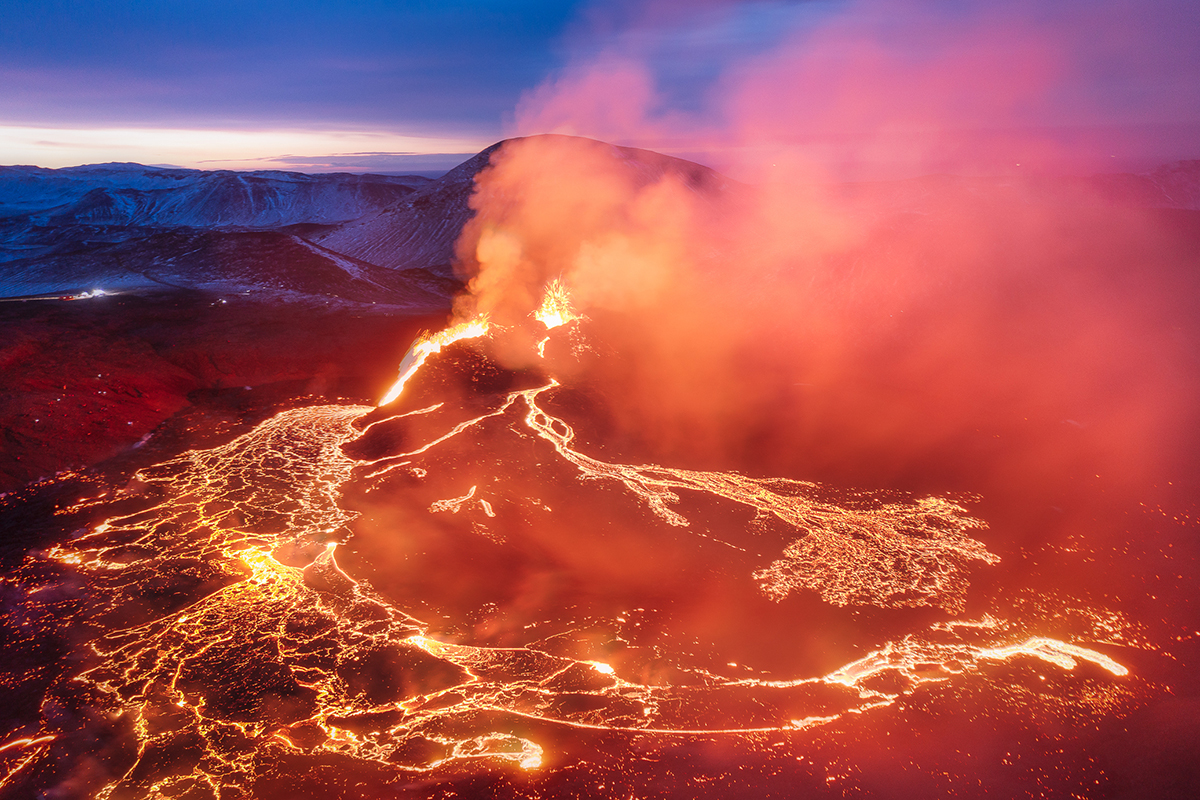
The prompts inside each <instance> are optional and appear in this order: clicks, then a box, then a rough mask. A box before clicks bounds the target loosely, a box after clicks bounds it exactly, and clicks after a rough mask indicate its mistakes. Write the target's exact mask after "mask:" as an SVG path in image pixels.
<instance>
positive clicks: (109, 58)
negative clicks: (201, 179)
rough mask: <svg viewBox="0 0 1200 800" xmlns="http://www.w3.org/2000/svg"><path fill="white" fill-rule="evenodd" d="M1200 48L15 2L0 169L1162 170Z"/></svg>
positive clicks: (914, 9) (1036, 8)
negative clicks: (565, 155) (972, 155)
mask: <svg viewBox="0 0 1200 800" xmlns="http://www.w3.org/2000/svg"><path fill="white" fill-rule="evenodd" d="M1197 41H1200V4H1196V3H1195V2H1194V0H1143V2H1139V3H1134V2H1129V1H1128V0H1092V1H1091V2H1083V1H1082V0H1058V1H1057V2H1055V3H1053V4H1046V3H1033V2H1023V1H1022V0H988V1H987V2H984V0H955V1H954V2H950V1H949V0H924V1H923V2H919V1H918V0H753V1H751V2H737V1H736V0H691V1H690V2H686V3H684V2H679V0H569V1H565V2H564V1H563V0H474V1H468V0H452V1H449V2H428V1H427V2H397V1H396V0H365V1H364V0H357V1H356V0H343V1H341V2H322V1H320V0H288V2H282V0H256V2H246V1H245V0H240V1H238V2H234V1H233V0H173V2H168V3H163V2H160V1H158V0H121V1H118V0H91V2H84V1H81V0H7V2H6V3H5V12H4V24H3V25H0V164H36V165H39V166H45V167H62V166H70V165H75V164H83V163H98V162H107V161H135V162H139V163H149V164H171V165H176V166H185V167H195V168H203V169H292V170H299V171H306V172H329V171H358V172H361V171H373V172H413V171H425V172H429V171H435V172H436V171H438V170H444V169H447V168H449V167H451V166H453V165H454V164H456V163H458V162H460V161H461V160H463V159H464V158H465V157H467V156H468V155H470V154H473V153H475V152H477V151H479V150H480V149H482V148H484V147H486V146H487V145H489V144H491V143H493V142H495V141H498V140H499V139H501V138H504V137H507V136H511V135H516V134H528V133H539V132H550V131H557V132H569V133H576V134H580V135H586V136H594V137H597V138H602V139H605V140H608V141H615V142H620V143H625V144H632V145H640V146H648V147H653V148H655V149H659V150H663V151H667V152H672V153H676V154H681V155H685V156H690V157H693V158H696V159H697V160H701V161H703V162H705V163H709V164H712V165H714V166H718V167H720V168H729V169H731V170H732V171H735V172H736V171H738V170H739V169H740V170H742V171H743V172H747V171H748V170H749V168H748V167H747V166H746V164H747V162H749V161H758V162H764V163H765V162H767V161H770V160H772V159H775V158H776V157H777V156H778V155H779V154H780V153H781V152H783V150H789V151H799V152H803V153H804V155H805V157H809V158H817V159H824V160H826V161H829V162H830V163H837V164H841V165H843V166H845V165H848V164H849V165H856V166H858V167H862V166H863V165H866V164H872V165H875V166H879V165H883V164H885V163H890V164H892V165H893V166H896V168H897V169H899V170H900V171H903V170H910V171H912V170H916V171H920V170H923V169H924V170H928V169H935V168H955V167H962V168H974V169H981V170H988V169H992V170H995V169H996V168H998V166H997V165H1009V166H1011V164H1016V163H1019V161H1020V158H1021V154H1027V158H1028V159H1029V160H1033V159H1035V158H1036V157H1045V154H1046V153H1048V152H1054V153H1055V154H1056V156H1057V157H1060V158H1061V157H1062V156H1063V155H1064V154H1065V153H1070V154H1073V155H1075V156H1078V161H1079V166H1080V168H1081V169H1082V168H1083V167H1084V166H1085V165H1087V166H1089V167H1090V168H1094V167H1095V166H1096V164H1100V163H1101V159H1104V158H1109V159H1115V160H1114V162H1113V166H1115V165H1116V164H1117V163H1119V164H1120V165H1122V166H1127V165H1130V164H1134V163H1135V162H1145V163H1147V164H1149V163H1151V162H1155V161H1166V160H1172V159H1178V158H1187V157H1192V158H1196V157H1200V147H1197V146H1195V145H1196V143H1200V47H1197V46H1196V44H1195V42H1197ZM1014 131H1017V132H1019V135H1016V134H1014V133H1013V132H1014ZM931 132H932V133H931ZM914 138H917V139H920V140H921V141H922V142H923V143H930V142H932V144H928V146H926V145H925V144H923V145H922V147H921V148H917V149H916V150H914V149H913V148H912V147H910V146H909V144H908V143H910V142H911V141H913V140H914ZM1016 140H1019V141H1020V146H1019V147H1018V146H1017V145H1015V144H1014V143H1013V142H1014V141H1016ZM1035 140H1036V143H1035V144H1031V142H1034V141H1035ZM902 142H903V143H904V144H901V143H902ZM981 148H983V149H982V150H981ZM967 150H971V151H972V152H977V153H978V152H983V150H987V151H988V152H989V153H991V154H992V155H991V156H990V158H991V160H990V161H989V160H987V159H983V160H978V159H977V161H978V163H972V164H966V162H965V161H963V159H962V157H961V153H963V152H966V151H967ZM918 151H919V152H918ZM1010 162H1011V164H1010ZM897 165H898V166H897ZM876 171H878V170H876ZM885 171H886V170H885Z"/></svg>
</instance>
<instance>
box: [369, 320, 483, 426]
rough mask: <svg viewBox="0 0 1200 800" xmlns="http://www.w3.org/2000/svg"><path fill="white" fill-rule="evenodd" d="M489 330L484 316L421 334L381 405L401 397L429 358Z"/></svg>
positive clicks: (404, 360) (402, 363)
mask: <svg viewBox="0 0 1200 800" xmlns="http://www.w3.org/2000/svg"><path fill="white" fill-rule="evenodd" d="M488 328H489V325H488V321H487V317H486V316H483V317H480V318H478V319H474V320H470V321H468V322H462V323H460V324H458V325H454V326H451V327H449V328H446V329H445V330H442V331H439V332H438V333H423V334H421V335H420V336H419V337H417V340H416V341H415V342H413V344H412V347H410V348H408V352H407V353H405V354H404V358H403V360H401V362H400V377H399V378H397V379H396V382H395V383H394V384H392V388H390V389H388V391H387V394H385V395H384V396H383V399H382V400H380V401H379V405H381V406H386V405H388V404H389V403H391V402H393V401H395V399H396V398H397V397H399V396H400V393H401V392H403V391H404V385H405V384H406V383H408V381H409V379H410V378H412V376H413V375H415V374H416V372H417V370H419V369H420V368H421V365H422V364H424V363H425V359H427V358H429V356H431V355H433V354H434V353H437V352H440V351H441V349H442V348H443V347H445V346H446V345H448V344H452V343H454V342H457V341H461V340H463V339H475V338H477V337H479V336H483V335H484V334H486V333H487V332H488Z"/></svg>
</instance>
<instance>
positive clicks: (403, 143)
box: [0, 126, 489, 172]
mask: <svg viewBox="0 0 1200 800" xmlns="http://www.w3.org/2000/svg"><path fill="white" fill-rule="evenodd" d="M487 144H489V142H486V141H477V140H471V139H454V138H437V137H432V136H426V137H418V136H403V135H398V134H395V133H392V132H390V131H382V130H381V131H361V130H360V131H339V130H204V129H180V128H30V127H16V126H0V163H5V164H38V165H41V166H46V167H66V166H74V165H78V164H95V163H103V162H107V161H135V160H136V161H139V162H142V163H156V164H158V163H170V164H176V165H178V166H182V167H189V168H194V169H213V168H221V169H262V168H263V166H264V165H265V164H269V165H271V166H273V167H275V168H286V169H292V170H297V171H302V172H316V171H322V170H329V169H337V170H346V171H357V172H361V171H367V170H376V171H379V170H386V171H394V170H404V169H406V168H411V169H420V170H436V169H449V168H450V167H453V166H454V165H456V164H458V163H460V162H461V161H462V160H464V158H461V157H459V154H472V153H476V152H478V151H479V150H481V149H483V148H484V147H485V146H486V145H487ZM281 150H282V151H284V152H286V153H289V155H280V151H281ZM328 154H332V155H328Z"/></svg>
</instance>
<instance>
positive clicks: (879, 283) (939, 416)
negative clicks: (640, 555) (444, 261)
mask: <svg viewBox="0 0 1200 800" xmlns="http://www.w3.org/2000/svg"><path fill="white" fill-rule="evenodd" d="M901 5H902V6H903V8H900V9H897V8H896V4H890V6H889V8H888V9H887V14H886V15H884V14H883V12H884V10H885V9H884V7H883V6H882V5H881V4H879V3H873V2H864V3H854V4H849V5H848V6H846V7H845V10H844V11H843V12H842V13H839V14H835V15H831V16H829V17H828V18H826V19H825V21H824V22H823V23H822V24H820V25H817V26H812V25H809V26H807V27H805V28H803V29H800V30H797V31H795V32H793V33H791V34H789V35H787V36H785V37H784V38H783V40H782V42H781V44H780V45H779V46H778V47H777V48H776V49H774V50H772V51H771V52H767V53H765V54H762V55H755V56H750V57H747V58H745V59H743V60H741V61H739V62H737V63H733V64H730V65H727V67H726V69H725V71H724V73H723V74H722V76H721V77H720V78H719V79H718V80H716V81H715V82H714V84H713V89H712V92H711V94H710V95H709V96H708V98H707V101H706V105H705V110H704V111H703V112H699V113H684V112H680V111H674V110H671V109H670V108H664V105H663V104H664V99H663V97H662V96H661V95H660V94H659V93H658V92H657V90H656V87H655V82H654V79H653V68H652V63H651V59H650V57H649V56H647V55H646V54H645V53H642V54H639V53H637V52H632V51H630V50H629V49H626V50H625V51H621V50H620V49H615V50H614V49H609V50H606V51H602V52H599V53H592V54H591V55H590V56H589V57H588V59H586V60H584V61H581V62H579V63H576V64H573V65H572V66H571V67H569V68H568V69H567V70H566V71H565V72H564V73H563V75H561V76H558V77H557V78H555V79H552V80H549V81H547V82H546V83H545V84H544V85H542V86H541V87H539V88H538V89H537V90H535V91H533V92H531V93H530V94H529V95H528V96H527V97H526V98H525V100H524V102H523V103H522V105H521V107H520V108H519V109H518V112H517V118H516V124H517V128H518V132H522V133H531V132H535V131H547V130H549V131H555V132H559V133H571V134H584V135H588V136H595V137H597V138H601V139H608V140H612V141H620V142H644V143H647V144H654V143H657V142H670V141H674V142H683V143H684V147H685V148H692V149H694V150H698V151H699V150H702V151H704V152H707V153H709V154H712V155H713V157H714V158H715V159H716V160H717V161H719V162H721V163H723V165H724V166H727V167H729V168H730V169H731V170H732V171H733V172H734V173H735V174H738V175H741V176H745V177H748V178H750V179H751V182H750V183H745V184H743V183H738V182H734V181H728V180H725V179H724V178H722V177H721V176H720V175H719V174H717V173H714V172H711V171H708V170H706V169H704V168H701V167H698V166H697V165H694V164H690V163H687V162H680V161H676V160H672V159H667V158H658V157H656V156H653V155H649V154H645V153H641V154H639V153H638V152H637V151H632V150H625V149H621V148H614V147H611V146H609V145H605V144H601V143H599V142H595V141H592V140H589V139H582V138H575V137H572V136H531V137H528V138H520V139H515V140H512V141H510V142H509V143H508V144H507V145H506V146H505V147H503V148H501V149H500V150H499V151H498V152H497V153H496V154H495V155H494V157H493V159H492V162H491V165H490V167H489V169H487V170H486V171H484V172H483V173H481V174H480V176H479V177H478V180H477V190H476V194H475V195H474V197H473V199H472V206H473V208H474V209H475V210H476V212H477V214H476V216H475V218H474V219H473V221H472V222H471V223H470V224H469V225H468V226H467V228H466V229H465V230H464V233H463V235H462V238H461V239H460V242H459V245H458V256H459V259H460V262H461V265H462V268H463V270H464V273H465V274H466V275H467V276H469V277H470V285H469V292H468V293H467V294H466V295H464V297H462V298H460V302H459V308H458V312H459V315H460V316H462V317H470V316H471V315H473V314H477V313H481V312H486V313H488V314H489V315H491V317H492V319H494V320H496V321H497V322H500V323H501V324H505V323H506V322H514V321H516V320H519V319H527V318H528V316H529V314H530V313H531V312H532V311H533V309H534V308H536V306H537V304H538V303H539V302H540V299H541V296H542V293H543V292H544V289H545V286H546V285H547V284H548V282H549V281H551V280H553V279H556V278H561V280H562V281H563V282H564V284H565V285H566V287H567V289H568V290H569V292H570V294H571V298H572V302H573V304H574V306H575V307H576V308H577V309H578V310H580V311H582V312H583V313H585V314H589V315H591V316H592V317H593V318H594V320H595V321H596V323H597V324H599V325H603V326H607V331H608V336H607V338H608V340H609V341H611V342H613V343H614V344H613V346H614V347H615V348H616V350H617V354H618V356H619V357H618V358H616V359H607V360H597V361H595V362H594V363H589V364H587V365H585V371H587V372H588V376H589V378H594V379H595V380H596V385H602V386H608V387H617V388H615V389H613V390H612V391H609V392H608V395H609V398H608V403H609V406H610V408H609V409H608V411H609V412H610V413H611V416H612V424H613V426H614V428H615V430H616V432H617V433H618V438H619V439H620V440H621V441H625V442H627V443H629V445H630V446H631V447H632V446H636V447H639V448H643V449H645V450H648V451H649V452H650V453H651V454H653V455H654V456H655V457H656V458H661V459H667V460H674V461H675V462H676V463H680V462H684V463H689V464H693V465H697V466H717V465H722V466H729V465H730V464H734V465H741V466H742V468H744V469H746V470H748V471H752V472H754V473H756V474H766V473H769V472H776V473H778V474H800V475H803V476H804V477H815V478H819V479H826V480H840V481H851V480H854V481H862V480H869V481H876V482H878V481H900V482H901V483H907V484H908V485H911V486H913V487H915V488H920V489H924V488H927V487H924V486H923V484H930V485H934V486H937V487H938V488H960V489H978V490H986V487H989V486H992V485H994V484H996V485H998V484H1004V485H1007V486H1009V487H1010V489H1011V490H1012V491H1014V492H1017V491H1023V492H1031V493H1036V492H1037V491H1039V490H1040V488H1041V487H1044V486H1045V485H1047V482H1049V483H1050V484H1053V485H1055V486H1058V487H1059V488H1061V487H1062V486H1063V483H1064V481H1082V480H1084V479H1085V478H1086V479H1088V480H1092V479H1095V476H1097V475H1098V476H1100V479H1102V480H1104V481H1106V482H1107V483H1106V485H1111V486H1116V487H1120V486H1122V485H1124V484H1127V483H1129V482H1132V481H1140V480H1144V479H1147V478H1151V477H1153V478H1159V477H1162V476H1163V475H1165V474H1167V472H1169V469H1170V466H1171V463H1172V457H1173V455H1174V454H1176V453H1179V452H1180V448H1181V447H1185V446H1186V445H1187V443H1185V442H1180V441H1179V435H1178V431H1179V430H1181V429H1185V426H1187V424H1188V423H1187V419H1188V415H1189V414H1190V413H1191V412H1190V410H1189V409H1188V407H1187V403H1186V401H1185V397H1186V396H1187V395H1188V394H1189V393H1190V392H1191V391H1192V390H1193V389H1194V388H1195V387H1194V386H1193V385H1192V383H1193V379H1192V378H1191V377H1190V376H1191V374H1192V373H1191V372H1190V371H1188V369H1187V368H1186V364H1187V358H1188V357H1187V356H1186V355H1185V353H1184V348H1185V347H1186V345H1184V344H1183V343H1182V342H1181V340H1180V337H1179V336H1178V335H1177V334H1176V333H1175V332H1173V320H1177V319H1179V318H1180V316H1181V315H1183V314H1186V313H1188V311H1187V309H1186V308H1185V306H1184V304H1183V302H1182V301H1181V299H1180V298H1182V297H1184V296H1186V293H1189V292H1191V291H1192V289H1191V288H1189V286H1190V284H1189V281H1190V280H1191V279H1190V278H1189V277H1188V273H1189V269H1188V267H1187V264H1188V263H1189V258H1190V257H1189V256H1188V253H1189V252H1191V250H1190V249H1189V248H1191V247H1192V246H1191V245H1189V244H1188V241H1190V240H1189V239H1188V237H1189V236H1194V234H1189V233H1187V232H1186V231H1183V232H1181V228H1180V226H1178V225H1175V223H1174V222H1172V221H1171V220H1170V219H1167V220H1166V221H1165V222H1164V217H1163V216H1162V215H1154V214H1151V213H1148V212H1142V211H1136V210H1132V209H1130V208H1129V207H1127V206H1121V205H1120V204H1112V203H1108V202H1106V201H1104V200H1102V199H1101V198H1100V197H1099V196H1098V195H1097V194H1096V193H1095V192H1094V191H1093V190H1092V188H1091V185H1090V184H1088V183H1086V182H1073V183H1072V182H1068V181H1065V180H1056V181H1050V180H1048V179H1040V178H1024V177H1019V175H1020V173H1021V170H1018V169H1017V167H1016V164H1017V163H1023V164H1026V165H1036V166H1038V167H1039V168H1040V169H1041V170H1042V171H1043V173H1044V172H1045V171H1047V170H1053V169H1055V168H1058V169H1059V170H1066V171H1069V170H1070V169H1071V168H1072V167H1076V166H1079V163H1080V162H1079V161H1078V160H1076V159H1075V156H1076V155H1078V154H1079V152H1081V150H1080V147H1079V145H1080V142H1081V141H1082V139H1081V138H1080V137H1081V136H1082V137H1083V138H1086V139H1087V140H1088V145H1089V147H1090V148H1091V150H1090V151H1089V152H1101V151H1102V150H1103V149H1104V148H1107V147H1109V146H1110V145H1111V146H1112V147H1117V146H1124V145H1123V144H1122V143H1121V142H1117V141H1115V140H1114V141H1106V140H1104V139H1103V136H1102V134H1101V133H1098V132H1097V131H1100V130H1101V128H1095V129H1089V132H1087V133H1086V135H1084V134H1079V133H1078V132H1076V133H1073V134H1071V135H1070V136H1067V135H1066V134H1064V133H1063V131H1062V130H1057V131H1055V132H1052V133H1047V132H1046V131H1047V129H1046V128H1044V127H1043V128H1039V127H1037V126H1038V125H1043V126H1044V125H1046V124H1049V123H1051V122H1054V121H1055V120H1057V121H1060V122H1061V120H1062V117H1061V115H1060V116H1058V117H1056V116H1055V114H1056V113H1058V112H1059V111H1062V110H1063V108H1065V112H1064V113H1069V114H1070V115H1071V116H1072V118H1073V119H1076V120H1079V119H1090V120H1091V121H1092V122H1106V121H1109V122H1111V121H1112V119H1111V118H1110V119H1107V120H1106V119H1102V118H1101V117H1100V116H1098V115H1097V113H1098V112H1097V109H1098V108H1100V106H1101V105H1103V103H1102V102H1101V101H1102V100H1103V99H1104V98H1100V99H1098V98H1095V97H1092V98H1089V97H1082V96H1081V97H1074V98H1067V99H1068V100H1070V102H1067V101H1066V100H1064V97H1066V96H1067V95H1069V94H1070V91H1071V90H1072V88H1073V87H1076V86H1077V85H1078V81H1077V79H1078V76H1079V75H1081V74H1084V73H1087V72H1088V71H1089V70H1093V69H1094V68H1095V66H1096V64H1097V63H1099V61H1101V60H1102V57H1104V56H1106V55H1111V54H1112V53H1114V52H1125V48H1127V47H1129V46H1130V45H1131V44H1133V45H1135V44H1136V43H1137V42H1136V41H1134V40H1136V39H1137V38H1138V37H1139V35H1149V34H1150V33H1151V32H1152V31H1150V30H1149V28H1150V27H1153V25H1152V24H1151V23H1146V24H1144V25H1142V26H1141V27H1140V28H1139V27H1138V26H1133V27H1132V28H1130V27H1128V26H1126V27H1122V26H1120V25H1118V24H1116V23H1114V22H1112V21H1111V20H1106V19H1105V18H1104V17H1103V15H1101V22H1099V23H1097V24H1094V25H1091V26H1090V27H1089V28H1088V29H1087V30H1084V31H1080V30H1076V29H1073V28H1072V26H1071V24H1070V23H1071V19H1070V17H1069V15H1066V14H1061V13H1058V12H1054V13H1051V12H1045V13H1042V14H1041V16H1040V17H1035V16H1034V15H1033V12H1032V10H1031V8H1030V7H1027V6H1024V5H1021V4H1008V5H1002V6H999V7H997V8H994V9H989V10H987V11H986V12H985V11H979V12H970V11H968V12H963V13H952V12H951V11H949V10H947V9H946V8H943V7H941V6H938V7H934V8H932V9H931V8H929V7H926V5H927V4H912V5H911V7H909V6H908V5H905V4H901ZM729 8H732V6H727V5H726V4H721V3H716V4H711V5H710V6H708V7H707V9H708V10H709V11H711V12H712V13H715V14H718V16H719V14H720V13H724V11H723V10H728V9H729ZM1107 8H1108V10H1109V11H1112V12H1121V13H1123V11H1124V10H1125V7H1124V6H1123V5H1122V4H1120V3H1110V4H1108V6H1107ZM679 13H681V12H680V10H679V8H678V7H677V6H676V5H673V4H669V3H667V4H651V5H649V6H646V7H644V8H642V9H641V13H640V14H634V15H633V16H632V20H633V21H632V22H629V23H628V24H629V26H630V29H632V28H636V27H638V26H643V27H646V26H650V27H653V26H654V25H655V24H658V23H660V22H661V21H662V20H664V19H667V20H670V19H674V18H676V16H677V15H678V14H679ZM1185 13H1189V14H1190V13H1192V12H1185ZM1056 14H1058V15H1057V16H1056ZM1152 22H1153V21H1152ZM1154 24H1157V23H1154ZM889 25H892V26H894V27H898V28H899V30H895V29H889ZM1118 30H1119V31H1120V37H1118V36H1117V34H1116V33H1115V32H1116V31H1118ZM1158 32H1160V31H1155V33H1158ZM1162 58H1163V59H1167V56H1163V57H1162ZM1143 60H1145V59H1143ZM1160 60H1161V59H1160ZM1167 60H1169V59H1167ZM1073 81H1075V82H1073ZM1119 88H1120V87H1118V89H1119ZM1064 103H1065V104H1066V105H1065V106H1064V105H1063V104H1064ZM1130 108H1131V106H1130ZM1126 110H1128V108H1127V109H1126ZM1135 110H1136V109H1135ZM1093 112H1097V113H1093ZM1089 115H1091V116H1090V117H1089ZM1064 137H1065V138H1064ZM1072 137H1074V138H1072ZM1126 144H1127V142H1126ZM947 169H953V170H955V171H957V172H959V173H960V174H962V173H965V174H976V175H977V176H978V174H980V173H985V174H986V173H987V172H988V171H989V170H991V171H992V172H993V174H996V172H997V171H1002V172H1003V173H1006V177H1003V178H989V179H984V178H981V177H974V178H952V177H946V176H942V177H938V178H925V179H921V180H909V181H893V182H876V183H857V184H854V183H845V182H844V180H843V179H844V178H846V177H847V176H851V177H854V176H862V175H864V174H875V175H887V174H898V173H903V174H928V173H930V172H936V171H939V170H947ZM872 170H874V172H871V171H872ZM1172 225H1174V227H1172ZM1193 249H1194V248H1193ZM1176 327H1177V326H1176ZM526 349H527V348H526ZM519 350H520V349H519V348H513V350H512V352H511V353H510V355H511V358H512V359H513V360H514V364H519V362H520V357H519V356H518V355H516V354H517V352H518V351H519ZM521 352H524V351H523V350H522V351H521ZM1012 487H1019V488H1012Z"/></svg>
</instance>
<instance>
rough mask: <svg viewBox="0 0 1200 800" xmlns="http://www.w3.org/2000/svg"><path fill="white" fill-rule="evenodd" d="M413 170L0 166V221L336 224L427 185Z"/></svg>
mask: <svg viewBox="0 0 1200 800" xmlns="http://www.w3.org/2000/svg"><path fill="white" fill-rule="evenodd" d="M429 182H430V181H429V179H428V178H422V177H419V176H415V175H405V176H391V175H351V174H347V173H335V174H330V175H305V174H302V173H298V172H274V171H259V172H231V171H229V170H217V171H213V172H207V171H202V170H193V169H161V168H157V167H145V166H142V165H141V164H121V163H114V164H93V165H89V166H82V167H68V168H65V169H43V168H41V167H0V218H3V219H12V218H15V217H25V218H28V220H29V221H30V222H31V223H33V224H36V225H69V224H84V225H137V226H147V225H151V226H157V227H178V226H186V227H193V228H215V227H238V228H274V227H279V226H281V225H292V224H295V223H298V222H322V223H337V222H346V221H349V220H352V219H357V218H358V217H361V216H362V215H363V214H366V213H369V212H371V211H374V210H376V209H379V208H382V207H384V206H387V205H388V204H390V203H394V202H396V201H397V200H400V199H402V198H403V197H405V196H406V195H408V194H411V193H412V192H413V191H414V190H416V189H418V188H420V187H421V186H423V185H425V184H427V183H429Z"/></svg>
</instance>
